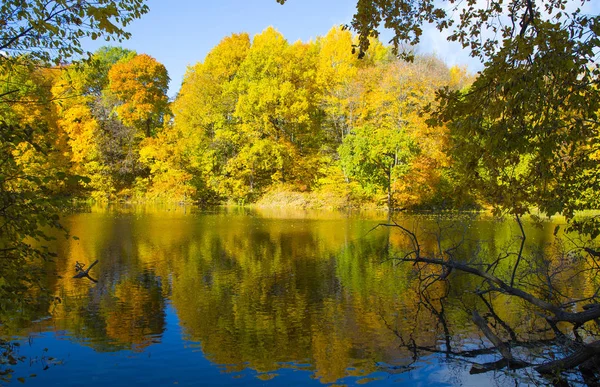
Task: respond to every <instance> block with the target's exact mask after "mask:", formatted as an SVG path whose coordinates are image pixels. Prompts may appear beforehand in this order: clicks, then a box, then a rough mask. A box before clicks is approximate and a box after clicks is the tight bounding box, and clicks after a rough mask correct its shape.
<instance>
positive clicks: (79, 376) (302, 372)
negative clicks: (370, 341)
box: [12, 304, 514, 386]
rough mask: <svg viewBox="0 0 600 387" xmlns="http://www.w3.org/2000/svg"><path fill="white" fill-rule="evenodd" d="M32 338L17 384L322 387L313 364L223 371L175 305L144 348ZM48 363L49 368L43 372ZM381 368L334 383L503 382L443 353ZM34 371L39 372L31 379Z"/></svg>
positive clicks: (58, 335) (59, 336) (24, 345)
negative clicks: (189, 336) (188, 333)
mask: <svg viewBox="0 0 600 387" xmlns="http://www.w3.org/2000/svg"><path fill="white" fill-rule="evenodd" d="M31 337H32V338H31V340H30V342H28V341H21V342H20V343H21V347H20V349H19V354H20V355H24V356H27V357H28V358H30V360H26V361H25V362H23V363H19V364H18V365H16V366H14V367H12V368H13V369H14V370H15V373H14V375H13V380H14V383H17V381H16V379H17V378H20V377H23V378H25V380H26V382H25V385H27V386H82V385H86V386H131V385H157V386H158V385H161V386H166V385H179V386H191V385H207V386H210V385H229V386H259V385H285V386H305V385H315V386H322V385H323V383H322V382H321V381H319V380H318V379H315V378H314V376H313V374H314V370H313V369H312V367H311V366H310V365H308V364H281V367H282V368H281V369H279V370H277V371H273V372H271V373H268V374H258V373H257V372H255V371H253V370H249V369H246V370H244V371H242V372H229V373H228V372H224V369H225V367H226V365H225V366H224V365H215V364H213V363H211V362H210V361H209V360H208V359H207V358H206V357H205V356H204V354H203V353H202V351H200V350H198V345H197V343H192V342H189V341H186V340H185V339H184V335H183V334H182V330H181V327H180V325H179V321H178V319H177V315H176V312H175V310H174V308H173V307H172V306H171V305H170V304H167V306H166V329H165V331H164V333H163V334H162V337H160V338H158V340H157V341H158V343H155V344H153V345H150V346H148V347H146V348H145V349H144V350H143V352H133V351H130V350H123V351H118V352H108V353H107V352H96V351H95V350H93V349H92V348H89V347H87V346H83V345H79V344H77V343H76V342H73V341H71V340H70V339H69V337H68V335H65V332H63V331H57V332H41V333H37V334H32V336H31ZM45 348H48V351H45ZM481 360H483V359H481ZM486 360H490V359H489V357H488V359H486ZM46 365H47V366H48V369H46V370H44V368H45V366H46ZM381 367H382V369H384V371H379V372H375V373H372V374H370V375H366V376H361V377H345V378H342V379H340V380H338V381H337V382H336V383H335V385H362V384H365V383H366V384H367V385H394V386H398V385H406V386H428V385H436V386H452V385H462V386H488V385H501V384H500V383H499V381H498V380H494V375H493V373H490V374H487V375H469V368H470V365H469V364H465V363H459V362H457V361H453V360H447V359H445V357H444V356H442V355H430V356H425V357H423V358H422V359H421V360H419V361H418V362H416V363H415V364H413V365H412V366H411V367H410V372H405V370H404V369H398V368H397V367H396V368H395V367H387V366H386V365H383V364H382V365H381ZM31 374H35V375H36V376H35V377H29V376H30V375H31ZM513 383H514V382H513Z"/></svg>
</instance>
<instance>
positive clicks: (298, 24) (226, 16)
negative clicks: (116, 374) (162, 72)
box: [84, 0, 597, 96]
mask: <svg viewBox="0 0 600 387" xmlns="http://www.w3.org/2000/svg"><path fill="white" fill-rule="evenodd" d="M594 1H596V0H594ZM147 4H148V6H149V7H150V12H149V13H148V14H146V15H144V16H142V18H141V19H139V20H136V21H134V22H133V23H132V24H131V25H130V26H129V27H128V30H129V31H130V32H131V33H132V37H131V39H129V40H127V41H125V42H123V43H122V44H121V45H122V46H123V47H126V48H130V49H133V50H136V51H137V52H138V53H140V54H141V53H145V54H148V55H150V56H152V57H154V58H156V59H157V60H158V61H159V62H161V63H162V64H164V65H165V66H166V68H167V70H168V71H169V76H170V78H171V84H170V89H169V95H170V96H174V95H175V94H176V93H177V91H178V90H179V87H180V85H181V81H182V80H183V75H184V74H185V71H186V68H187V66H188V65H193V64H195V63H197V62H199V61H203V60H204V58H205V56H206V54H207V53H208V52H209V51H210V50H211V49H212V48H213V47H214V46H216V45H217V44H218V43H219V41H220V40H221V39H223V38H224V37H225V36H228V35H230V34H232V33H239V32H247V33H249V34H250V36H253V35H255V34H257V33H260V32H261V31H263V30H264V29H265V28H267V27H268V26H273V27H275V28H276V29H277V30H279V32H281V33H282V34H283V35H284V36H285V37H286V39H287V40H288V41H290V42H294V41H296V40H302V41H308V40H311V39H314V38H315V37H317V36H323V35H325V34H326V33H327V31H329V30H330V29H331V27H333V26H334V25H340V24H346V23H348V22H350V20H351V19H352V15H353V14H354V11H355V9H356V8H355V7H356V0H288V2H287V3H286V4H285V5H280V4H278V3H277V2H276V1H275V0H212V1H211V0H148V1H147ZM596 8H597V7H596ZM386 37H387V39H386ZM389 37H390V36H389V34H387V35H386V34H385V32H384V33H383V34H382V36H381V40H382V41H384V42H386V43H387V41H388V40H389ZM105 43H106V42H103V41H88V42H86V43H84V49H86V50H88V51H95V50H96V49H97V48H99V47H100V46H102V45H103V44H105ZM418 52H421V53H435V54H437V55H438V56H439V57H440V58H441V59H443V60H444V61H445V62H446V63H447V64H449V65H454V64H466V65H468V66H469V69H470V70H471V71H473V72H475V71H477V70H480V69H481V64H480V63H479V62H478V61H476V60H474V59H472V58H470V57H469V56H468V54H467V52H466V51H464V50H462V48H461V47H460V46H459V45H457V44H451V43H449V42H447V41H446V40H445V38H444V37H442V36H441V35H440V34H439V33H438V32H437V31H436V30H435V29H434V28H428V29H426V30H425V33H424V35H423V38H422V42H421V44H420V46H419V47H418Z"/></svg>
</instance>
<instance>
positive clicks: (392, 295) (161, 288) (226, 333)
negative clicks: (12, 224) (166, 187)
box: [4, 207, 590, 383]
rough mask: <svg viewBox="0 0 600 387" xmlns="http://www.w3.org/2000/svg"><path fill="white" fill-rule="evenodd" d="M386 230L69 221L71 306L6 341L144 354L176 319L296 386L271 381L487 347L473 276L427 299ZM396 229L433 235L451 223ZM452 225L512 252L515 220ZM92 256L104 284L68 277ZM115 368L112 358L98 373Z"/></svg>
mask: <svg viewBox="0 0 600 387" xmlns="http://www.w3.org/2000/svg"><path fill="white" fill-rule="evenodd" d="M167 210H168V211H167ZM382 220H383V219H377V216H375V217H367V218H364V217H358V216H354V217H344V216H340V214H335V215H332V213H323V214H317V215H315V214H310V215H307V214H306V213H304V212H301V213H290V212H287V213H286V214H284V215H281V214H279V216H275V214H274V213H268V214H264V213H260V212H245V211H242V212H238V211H214V212H212V213H190V211H189V209H184V208H179V207H172V208H167V209H165V208H161V209H152V208H139V207H131V208H127V209H126V210H125V211H123V210H122V209H120V210H119V211H116V210H111V209H108V210H107V209H94V210H93V211H92V212H91V213H87V214H78V215H73V216H71V217H70V218H69V219H68V224H67V225H68V227H69V228H70V230H71V232H72V234H74V235H77V236H78V237H79V240H68V241H64V240H59V241H58V242H57V243H58V246H57V248H58V250H59V252H60V257H61V259H59V260H57V261H56V263H55V264H54V265H55V266H54V267H52V270H50V272H51V275H49V276H48V279H47V281H48V283H47V286H49V287H50V288H51V289H53V290H54V292H55V294H56V295H57V296H58V297H59V298H60V300H61V302H60V303H53V304H51V305H46V306H47V307H48V310H50V313H51V317H52V318H51V319H47V320H43V321H41V322H38V323H37V324H34V325H28V326H27V327H24V329H17V330H14V331H12V332H11V331H8V332H7V330H10V329H9V328H8V327H4V329H5V332H4V333H5V334H17V335H24V334H26V333H27V330H29V331H55V332H62V333H63V335H64V336H66V337H67V338H68V339H69V340H72V341H74V342H77V343H79V344H80V345H83V346H88V347H91V348H93V349H94V350H95V351H97V352H116V351H122V350H130V351H133V352H141V353H143V352H144V351H147V350H148V349H149V348H151V347H152V346H155V347H156V346H161V344H162V341H163V336H164V334H165V329H166V326H167V320H168V319H169V318H171V317H169V314H168V311H169V310H172V311H171V313H175V314H176V316H173V317H176V318H177V319H178V324H179V326H180V327H181V329H182V334H183V337H184V340H186V341H187V344H186V346H187V347H192V348H196V349H199V350H201V352H202V354H203V355H204V356H205V357H206V358H207V359H209V360H210V361H211V362H212V364H214V365H216V366H218V367H219V369H220V370H222V371H224V372H225V373H226V374H227V373H232V374H235V373H239V372H242V371H244V370H247V369H251V370H253V371H254V372H256V375H257V376H258V377H260V378H262V379H271V378H273V377H275V380H279V381H280V382H282V383H286V377H285V376H280V377H276V376H275V375H277V373H278V372H280V370H281V369H282V368H285V369H290V368H292V369H293V368H297V369H301V370H308V371H309V372H310V373H311V374H312V377H313V378H316V379H317V380H318V381H320V382H321V383H334V382H348V379H347V378H349V377H356V378H358V379H352V380H354V381H365V382H367V381H371V380H372V379H373V378H374V379H373V380H378V379H379V378H381V377H382V376H381V375H382V372H383V375H387V376H385V377H384V379H385V378H387V377H389V375H394V374H403V373H408V374H411V373H417V372H420V371H419V370H421V371H422V369H423V367H426V365H425V364H423V363H420V362H417V359H416V357H415V351H414V350H411V348H412V349H414V348H416V346H417V343H418V345H419V346H429V348H438V349H442V348H447V347H453V348H459V349H465V348H469V345H471V344H470V343H474V342H477V341H478V340H479V339H480V334H479V333H478V332H477V331H476V330H475V329H474V328H473V327H472V324H471V323H470V315H469V314H468V313H466V312H465V311H466V310H468V309H469V308H467V307H465V305H473V304H475V303H481V302H482V301H481V300H480V299H479V298H478V297H477V296H476V295H474V294H472V293H469V292H466V290H467V289H471V288H472V285H473V284H472V281H473V278H471V277H468V276H465V275H456V276H453V277H452V279H451V281H450V282H448V283H438V284H436V286H433V287H431V288H430V289H428V294H429V296H430V297H429V299H428V300H424V299H423V298H422V295H421V294H420V293H419V292H418V291H417V289H418V287H417V286H416V284H417V282H418V280H419V278H418V277H419V275H422V273H421V274H420V273H419V272H418V271H417V270H416V268H415V267H412V266H411V265H406V264H398V263H397V262H395V261H393V260H389V259H388V258H390V257H393V256H397V255H398V254H399V252H400V251H403V250H404V249H405V248H406V247H407V243H408V242H407V239H406V238H405V237H403V236H402V234H400V233H396V232H394V230H392V229H389V228H387V229H376V230H372V229H373V227H374V226H375V225H377V223H378V222H380V221H382ZM399 221H400V222H403V224H405V225H407V227H408V226H415V223H418V224H423V223H427V224H430V225H431V226H432V227H430V229H434V230H435V227H438V229H440V228H441V227H449V225H450V223H448V222H446V223H444V225H442V224H441V223H439V224H437V223H435V222H436V221H435V220H432V219H424V218H404V219H400V220H399ZM453 222H455V223H453V224H452V228H451V230H454V235H453V234H452V233H451V234H450V235H449V239H448V241H447V242H445V243H456V241H457V239H458V238H462V239H463V242H464V244H466V245H468V247H469V249H470V250H471V251H475V250H477V249H480V250H481V248H480V247H479V245H480V244H481V243H482V241H487V242H490V243H486V249H487V250H486V253H488V254H494V255H495V254H497V253H498V252H499V251H502V249H505V248H506V246H507V245H510V244H514V243H515V235H516V232H517V230H516V229H515V227H514V226H512V225H511V224H507V223H498V222H495V221H493V220H470V219H466V220H465V219H463V220H461V221H460V222H458V221H456V220H453ZM552 230H553V227H552V225H546V227H543V228H541V229H540V228H533V227H529V228H528V230H527V231H528V233H529V238H530V239H531V240H534V241H535V243H534V247H533V248H541V247H540V246H545V243H546V242H548V241H549V240H550V239H551V237H552ZM463 231H465V232H466V235H467V236H466V237H465V232H463ZM436 243H437V241H436V240H435V238H428V237H427V234H424V235H423V246H422V248H423V249H425V250H426V249H431V250H433V249H436V248H440V246H438V245H437V244H436ZM96 259H98V260H99V264H98V265H97V266H96V267H95V268H94V269H93V274H94V276H95V277H96V278H97V279H98V283H97V284H94V283H92V282H90V281H87V280H86V279H79V280H76V279H73V278H72V276H73V274H74V267H75V263H76V262H86V263H91V262H93V261H94V260H96ZM52 271H54V272H55V273H52ZM54 274H57V275H54ZM580 280H581V283H583V284H585V283H586V281H590V279H588V278H580ZM584 291H585V286H583V288H582V290H581V292H584ZM427 303H429V305H428V304H427ZM493 303H494V307H495V311H496V313H498V314H499V315H500V316H501V317H502V318H503V319H504V321H506V322H507V323H508V324H511V325H514V326H517V327H519V326H522V322H523V321H528V322H529V324H532V325H534V324H536V322H535V317H532V316H529V315H527V316H526V312H525V311H524V310H521V309H518V308H517V309H515V308H514V304H513V305H511V307H510V308H509V304H508V303H507V300H506V299H502V298H498V299H495V300H493ZM169 305H170V306H171V307H172V308H171V307H168V306H169ZM432 312H433V313H432ZM440 315H443V316H442V318H440ZM523 329H525V327H523ZM449 332H452V335H450V333H449ZM50 349H51V348H50ZM170 356H171V357H173V358H174V359H177V358H178V357H179V356H186V355H184V354H182V353H179V354H178V353H171V354H170ZM110 363H111V360H110V359H108V358H107V360H106V361H105V363H104V364H103V365H102V367H109V368H110V367H111V365H110ZM65 367H67V366H65ZM437 371H439V369H438V370H437ZM65 372H70V371H68V370H65ZM132 372H135V370H132ZM427 377H433V376H432V375H429V376H427ZM224 378H225V379H224V380H228V381H230V382H231V381H232V380H233V379H231V378H227V377H226V376H224ZM363 378H364V379H363ZM473 380H474V379H473ZM430 381H431V380H430ZM471 381H472V380H471ZM460 382H461V381H460V380H459V381H457V383H460Z"/></svg>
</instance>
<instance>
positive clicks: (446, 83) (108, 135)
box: [2, 27, 472, 208]
mask: <svg viewBox="0 0 600 387" xmlns="http://www.w3.org/2000/svg"><path fill="white" fill-rule="evenodd" d="M355 44H356V37H354V36H353V35H352V34H351V32H350V31H348V30H344V29H342V28H339V27H335V28H332V29H331V30H330V31H329V33H328V34H327V35H326V36H324V37H319V38H317V39H315V40H313V41H310V42H308V43H304V42H300V41H298V42H295V43H289V42H288V41H287V40H286V39H285V38H284V36H282V35H281V34H280V33H279V32H278V31H276V30H275V29H273V28H271V27H270V28H267V29H266V30H264V31H263V32H262V33H260V34H258V35H256V36H254V37H253V38H252V39H251V38H250V36H249V35H248V34H246V33H242V34H234V35H231V36H228V37H226V38H224V39H223V40H222V41H221V42H220V43H219V44H218V45H217V46H216V47H214V48H213V49H212V51H210V53H209V54H208V55H207V57H206V58H205V60H204V62H199V63H197V64H196V65H194V66H191V67H189V68H188V71H187V73H186V75H185V78H184V80H183V83H182V85H181V89H180V90H179V92H178V93H177V96H176V98H175V99H174V100H173V101H169V99H168V97H167V91H168V84H169V77H168V73H167V70H166V68H165V67H164V66H163V65H162V64H161V63H159V62H158V61H156V60H155V59H154V58H152V57H150V56H148V55H146V54H140V53H137V52H135V51H131V50H127V49H123V48H119V47H103V48H101V49H99V50H98V51H96V52H95V53H94V54H93V56H92V57H91V60H89V61H86V62H82V63H73V64H68V65H62V66H57V67H53V68H47V67H46V68H44V67H37V66H35V63H33V64H32V63H31V62H29V61H28V60H27V59H26V58H25V57H24V58H23V60H22V62H23V63H20V64H16V65H15V67H14V68H15V69H18V70H19V71H13V72H12V73H11V74H10V76H4V79H3V82H2V84H3V88H4V89H6V90H12V89H13V88H14V87H13V85H19V87H18V91H17V92H15V93H14V95H12V96H11V97H12V98H14V99H15V100H16V99H20V100H21V102H25V103H18V104H3V105H2V107H3V109H4V110H7V111H4V112H2V114H3V116H4V117H10V121H12V122H14V123H15V125H21V126H27V125H30V124H31V125H38V126H39V123H40V122H44V123H46V124H45V125H44V127H45V130H44V131H41V132H40V131H36V132H35V136H43V138H42V139H40V138H37V139H36V140H35V141H28V140H27V139H26V138H25V139H23V141H21V142H19V145H18V146H16V147H15V149H13V150H12V153H13V155H14V156H15V158H16V160H17V161H16V162H17V164H20V165H22V166H26V169H27V173H28V175H30V176H33V177H34V179H41V180H42V181H43V182H44V183H45V187H46V188H47V189H50V190H54V191H55V194H60V195H62V196H73V195H75V196H77V197H78V198H84V199H85V198H90V199H94V200H99V201H114V200H132V201H142V200H164V201H187V202H192V201H194V202H198V203H200V204H217V203H223V202H234V203H251V202H256V201H257V200H261V201H262V203H263V204H264V203H266V202H270V203H271V204H288V205H289V204H291V203H295V204H296V205H302V206H313V207H331V208H342V207H358V206H360V205H365V204H366V203H370V204H375V205H379V206H384V205H387V206H389V207H393V208H400V207H402V208H404V207H415V206H425V205H432V204H436V205H439V204H445V205H446V206H450V205H452V204H453V203H454V202H455V201H456V197H460V198H461V199H465V196H464V195H462V196H460V195H459V196H457V195H456V192H457V191H458V190H460V187H458V186H457V184H458V183H455V179H453V177H452V174H453V171H452V165H453V162H452V157H453V156H452V154H451V152H450V148H451V144H450V133H449V131H448V129H447V128H446V127H445V126H444V125H428V123H427V121H428V120H429V119H431V117H429V115H428V114H427V108H428V106H430V105H431V104H435V103H436V101H435V100H436V98H435V97H436V91H437V90H439V89H442V88H448V89H449V90H460V89H464V88H465V87H468V85H469V83H470V82H471V81H472V77H471V76H470V75H469V74H468V73H467V71H466V68H465V67H458V66H455V67H451V68H449V67H448V66H447V65H446V64H445V63H444V62H443V61H441V60H440V59H439V58H436V57H435V56H431V55H416V57H415V60H414V61H413V62H406V61H404V60H401V59H398V58H397V57H396V56H395V55H393V53H392V50H391V48H390V47H387V46H385V45H383V44H381V43H380V42H379V41H377V40H374V39H372V40H371V46H370V49H369V50H368V51H367V52H366V53H364V54H361V53H359V52H358V50H356V51H357V52H355V50H354V49H353V45H355ZM359 57H360V58H359ZM15 74H16V75H15ZM16 78H19V79H16ZM5 98H6V97H5ZM48 102H51V103H48ZM5 121H6V120H5ZM40 140H42V141H40ZM39 144H45V145H46V146H45V148H44V149H41V147H40V145H39ZM73 176H75V177H77V176H78V177H79V178H73ZM65 177H66V178H65ZM33 183H36V182H32V184H33ZM38 183H39V182H38ZM294 200H296V202H294Z"/></svg>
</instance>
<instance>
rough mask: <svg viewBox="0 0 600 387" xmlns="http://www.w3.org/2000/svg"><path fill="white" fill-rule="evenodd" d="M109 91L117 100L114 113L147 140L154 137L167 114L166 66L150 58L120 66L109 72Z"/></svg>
mask: <svg viewBox="0 0 600 387" xmlns="http://www.w3.org/2000/svg"><path fill="white" fill-rule="evenodd" d="M108 79H109V90H110V93H111V94H112V96H114V97H115V98H116V100H117V102H116V107H115V108H114V110H115V113H116V114H117V116H118V117H119V119H120V120H121V121H122V122H123V123H124V124H125V125H127V126H130V127H134V128H137V129H138V130H139V131H140V132H141V134H142V135H143V136H145V137H150V136H151V135H153V134H155V131H156V129H157V128H160V127H161V126H162V125H163V123H164V118H165V115H166V114H168V111H169V106H168V98H167V91H168V88H169V76H168V74H167V69H166V68H165V66H164V65H162V64H161V63H159V62H157V61H156V59H154V58H152V57H151V56H149V55H146V54H142V55H137V56H135V57H134V58H132V59H131V60H128V61H123V62H117V63H116V64H115V65H114V66H112V67H111V68H110V71H109V72H108Z"/></svg>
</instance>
